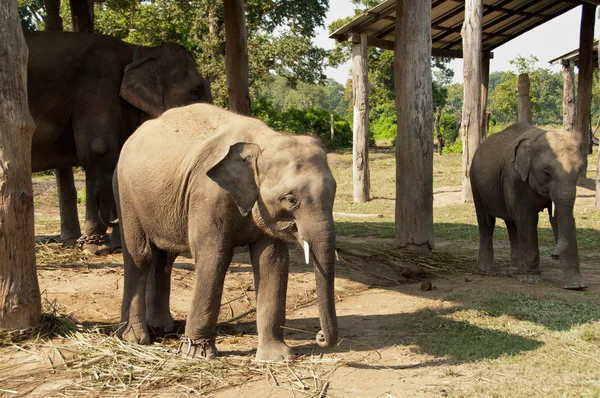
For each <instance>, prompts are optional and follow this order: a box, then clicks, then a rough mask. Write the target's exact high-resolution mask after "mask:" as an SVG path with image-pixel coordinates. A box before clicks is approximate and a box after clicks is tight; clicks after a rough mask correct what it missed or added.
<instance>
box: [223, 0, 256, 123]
mask: <svg viewBox="0 0 600 398" xmlns="http://www.w3.org/2000/svg"><path fill="white" fill-rule="evenodd" d="M224 4H225V8H224V17H225V47H226V48H225V69H226V74H227V93H228V94H229V106H230V108H231V110H232V111H234V112H237V113H239V114H242V115H250V89H249V86H248V79H249V72H248V38H247V34H246V14H245V12H244V0H224Z"/></svg>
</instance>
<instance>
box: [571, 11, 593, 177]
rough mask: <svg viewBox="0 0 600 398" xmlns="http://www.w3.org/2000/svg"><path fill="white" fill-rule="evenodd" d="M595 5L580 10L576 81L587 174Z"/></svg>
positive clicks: (578, 127) (578, 125)
mask: <svg viewBox="0 0 600 398" xmlns="http://www.w3.org/2000/svg"><path fill="white" fill-rule="evenodd" d="M595 16H596V6H594V5H591V4H588V3H584V4H583V5H582V11H581V30H580V33H579V78H578V81H577V112H576V116H575V118H576V119H575V131H577V133H578V134H579V135H580V136H581V140H582V141H583V150H584V152H583V153H584V154H586V156H584V169H583V176H584V177H585V176H586V175H587V154H588V153H589V150H590V149H591V147H592V146H591V145H590V139H589V129H590V116H591V106H592V80H593V73H594V72H593V61H594V24H595V19H596V18H595Z"/></svg>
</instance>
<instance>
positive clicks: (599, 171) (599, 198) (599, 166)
mask: <svg viewBox="0 0 600 398" xmlns="http://www.w3.org/2000/svg"><path fill="white" fill-rule="evenodd" d="M598 19H600V11H599V12H598ZM598 51H599V54H598V69H599V70H600V47H599V48H598ZM596 209H598V210H600V149H599V150H598V161H597V163H596Z"/></svg>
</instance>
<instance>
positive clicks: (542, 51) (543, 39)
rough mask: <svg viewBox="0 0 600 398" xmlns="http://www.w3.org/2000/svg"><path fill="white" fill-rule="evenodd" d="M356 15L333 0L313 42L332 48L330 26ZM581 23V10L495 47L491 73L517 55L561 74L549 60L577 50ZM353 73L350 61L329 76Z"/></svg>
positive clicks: (457, 66)
mask: <svg viewBox="0 0 600 398" xmlns="http://www.w3.org/2000/svg"><path fill="white" fill-rule="evenodd" d="M351 15H354V6H353V5H352V2H351V0H330V6H329V12H328V13H327V19H326V21H325V25H326V26H325V27H323V28H320V29H319V30H318V31H317V33H316V37H315V39H314V40H313V42H314V43H315V44H316V45H317V46H319V47H322V48H326V49H331V48H333V47H334V45H335V40H333V39H330V38H329V37H328V36H329V34H328V28H327V26H329V24H330V23H331V22H333V21H335V20H336V19H340V18H345V17H347V16H351ZM580 20H581V7H576V8H574V9H572V10H571V11H569V12H567V13H565V14H563V15H561V16H559V17H556V18H554V19H553V20H551V21H549V22H547V23H545V24H543V25H541V26H538V27H537V28H535V29H532V30H530V31H529V32H527V33H524V34H522V35H521V36H519V37H517V38H515V39H513V40H511V41H509V42H508V43H506V44H504V45H502V46H500V47H498V48H496V49H495V50H494V51H493V53H494V58H493V59H492V60H491V61H490V72H494V71H505V70H511V69H513V68H512V66H511V65H510V63H509V61H510V60H511V59H514V58H516V57H517V56H518V55H520V56H522V57H526V58H528V57H529V56H530V55H535V56H536V57H537V58H538V59H539V62H538V66H539V67H542V68H548V67H550V68H551V69H552V70H553V71H560V66H558V65H555V66H550V64H548V61H550V60H551V59H553V58H556V57H558V56H560V55H563V54H565V53H567V52H569V51H572V50H574V49H575V48H577V47H578V46H579V24H580ZM599 31H600V21H598V22H596V31H595V35H594V37H599V36H600V35H599V34H598V32H599ZM462 62H463V61H462V59H455V60H453V61H452V62H451V64H450V66H451V68H452V69H453V70H454V82H457V83H462V80H463V78H462V73H463V72H462ZM349 73H350V62H349V61H348V62H347V63H346V64H344V65H342V66H340V67H338V68H330V67H328V68H327V69H326V74H327V76H328V77H330V78H332V79H335V80H336V81H338V82H340V83H342V84H345V82H346V80H347V79H348V77H349Z"/></svg>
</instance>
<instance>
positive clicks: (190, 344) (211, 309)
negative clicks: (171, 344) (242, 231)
mask: <svg viewBox="0 0 600 398" xmlns="http://www.w3.org/2000/svg"><path fill="white" fill-rule="evenodd" d="M219 235H220V234H219V232H218V231H214V233H210V232H208V231H204V232H202V234H201V236H202V237H203V238H206V237H218V236H219ZM200 244H201V245H202V246H201V247H200ZM192 253H193V254H194V259H195V260H196V281H195V286H194V296H193V297H194V298H193V300H192V308H191V310H190V313H189V315H188V318H187V322H186V325H185V335H184V336H183V337H182V344H181V350H182V352H183V353H184V354H185V355H188V356H190V357H204V358H206V359H212V358H215V357H216V356H217V347H216V345H215V337H216V332H215V328H216V326H217V321H218V318H219V310H220V309H221V296H222V295H223V284H224V283H225V274H226V273H227V269H228V268H229V264H230V263H231V259H232V258H233V246H231V245H229V244H227V243H225V242H221V241H219V240H218V239H205V240H203V241H202V242H201V243H196V244H194V245H193V247H192Z"/></svg>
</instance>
